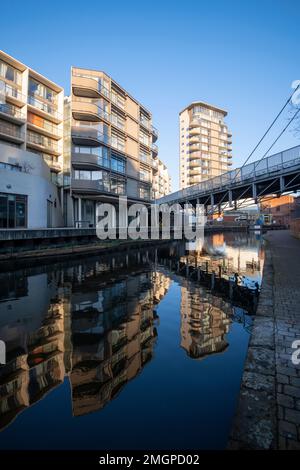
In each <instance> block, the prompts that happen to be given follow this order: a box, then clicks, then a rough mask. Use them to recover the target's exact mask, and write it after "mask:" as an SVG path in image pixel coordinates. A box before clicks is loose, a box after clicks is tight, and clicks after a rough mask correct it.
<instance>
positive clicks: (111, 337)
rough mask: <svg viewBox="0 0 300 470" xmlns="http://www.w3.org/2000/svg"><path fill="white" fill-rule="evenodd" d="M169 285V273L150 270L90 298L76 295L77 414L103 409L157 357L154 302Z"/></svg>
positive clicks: (73, 378)
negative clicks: (155, 350) (151, 271)
mask: <svg viewBox="0 0 300 470" xmlns="http://www.w3.org/2000/svg"><path fill="white" fill-rule="evenodd" d="M166 289H167V282H166V277H165V276H163V275H162V274H160V273H146V274H139V275H137V276H131V277H128V278H126V279H124V280H122V281H119V282H116V283H115V284H113V285H111V286H108V287H106V288H104V289H102V290H101V291H99V292H97V293H95V297H94V298H93V299H91V298H90V300H89V301H87V299H86V298H85V296H82V294H78V295H76V294H73V295H72V308H73V319H72V335H73V340H72V342H73V357H72V364H73V367H72V373H71V375H70V380H71V385H72V400H73V413H74V415H76V416H77V415H82V414H85V413H89V412H93V411H96V410H99V409H101V408H103V406H105V405H106V404H107V403H108V402H109V401H110V400H112V399H113V398H114V397H115V396H116V395H117V394H118V393H119V392H120V390H121V389H122V387H123V386H124V385H125V384H126V383H127V382H128V381H129V380H131V379H132V378H134V377H135V376H136V375H137V374H138V373H139V372H140V371H141V370H142V368H143V367H144V365H145V364H146V363H147V362H148V361H149V360H150V359H151V358H152V355H153V346H154V339H155V336H156V330H155V327H154V318H155V317H154V311H153V306H154V303H156V302H159V301H160V300H161V298H162V297H163V295H165V294H166ZM83 290H84V292H85V289H83Z"/></svg>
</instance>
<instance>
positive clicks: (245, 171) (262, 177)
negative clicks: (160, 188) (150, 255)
mask: <svg viewBox="0 0 300 470" xmlns="http://www.w3.org/2000/svg"><path fill="white" fill-rule="evenodd" d="M297 190H300V145H299V146H296V147H293V148H290V149H288V150H285V151H283V152H279V153H276V154H275V155H271V156H269V157H266V158H263V159H260V160H258V161H255V162H253V163H249V164H247V165H244V166H242V167H240V168H236V169H234V170H231V171H229V172H227V173H223V174H222V175H220V176H217V177H214V178H211V179H208V180H206V181H203V182H202V183H199V184H196V185H193V186H190V187H188V188H185V189H182V190H180V191H176V192H174V193H171V194H168V195H167V196H164V197H162V198H160V199H158V200H157V203H158V204H163V203H166V204H169V205H170V204H174V203H179V204H184V203H190V204H192V205H193V206H195V205H196V204H197V203H198V204H203V205H204V206H205V208H206V209H207V208H208V207H209V208H210V209H209V210H210V211H216V210H219V211H221V210H224V209H225V208H226V207H234V208H237V207H240V206H241V205H242V204H243V203H244V202H245V200H248V199H253V200H254V201H255V202H259V200H260V199H261V198H264V197H266V196H268V195H269V196H270V195H274V194H276V195H281V194H282V193H286V192H294V191H297Z"/></svg>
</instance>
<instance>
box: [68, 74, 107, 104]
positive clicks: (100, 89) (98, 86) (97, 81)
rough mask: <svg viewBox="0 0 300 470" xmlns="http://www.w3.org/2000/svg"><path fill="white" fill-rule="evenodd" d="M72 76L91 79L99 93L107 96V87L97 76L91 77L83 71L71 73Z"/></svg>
mask: <svg viewBox="0 0 300 470" xmlns="http://www.w3.org/2000/svg"><path fill="white" fill-rule="evenodd" d="M72 76H73V77H79V78H88V79H89V80H93V81H94V82H95V85H96V90H97V91H98V92H99V93H101V94H102V95H104V96H106V97H107V98H109V95H110V93H109V89H108V88H107V87H106V86H105V85H103V83H101V80H100V79H99V78H97V77H91V76H90V75H86V74H84V73H73V75H72Z"/></svg>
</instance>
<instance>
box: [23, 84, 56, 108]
mask: <svg viewBox="0 0 300 470" xmlns="http://www.w3.org/2000/svg"><path fill="white" fill-rule="evenodd" d="M28 93H29V94H30V95H31V96H38V97H40V98H43V99H44V100H47V101H50V103H56V97H57V93H56V92H55V91H53V90H51V88H48V87H47V86H46V85H43V84H42V83H39V82H37V81H36V80H34V79H32V78H29V82H28Z"/></svg>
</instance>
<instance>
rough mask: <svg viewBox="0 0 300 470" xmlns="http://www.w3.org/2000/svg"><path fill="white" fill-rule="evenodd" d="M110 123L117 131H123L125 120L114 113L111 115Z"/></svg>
mask: <svg viewBox="0 0 300 470" xmlns="http://www.w3.org/2000/svg"><path fill="white" fill-rule="evenodd" d="M111 122H112V124H114V125H115V126H116V127H118V128H119V129H122V130H123V129H125V119H124V118H123V117H122V116H120V115H119V114H117V113H116V112H114V111H112V113H111Z"/></svg>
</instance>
